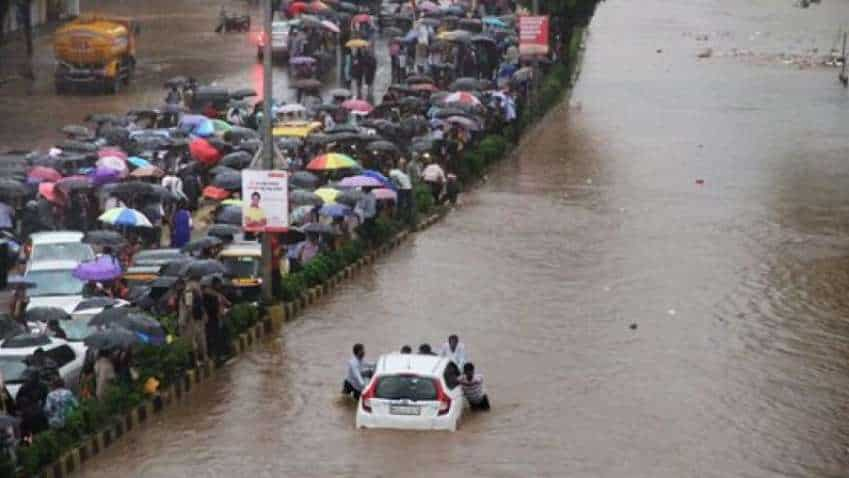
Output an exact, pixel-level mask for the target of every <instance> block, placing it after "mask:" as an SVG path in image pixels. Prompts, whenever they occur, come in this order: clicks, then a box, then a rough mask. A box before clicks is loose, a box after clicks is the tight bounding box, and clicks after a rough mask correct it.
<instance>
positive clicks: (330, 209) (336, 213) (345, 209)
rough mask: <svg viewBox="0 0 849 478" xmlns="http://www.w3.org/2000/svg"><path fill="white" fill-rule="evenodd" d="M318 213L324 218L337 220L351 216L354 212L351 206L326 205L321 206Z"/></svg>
mask: <svg viewBox="0 0 849 478" xmlns="http://www.w3.org/2000/svg"><path fill="white" fill-rule="evenodd" d="M318 213H319V214H321V215H322V216H328V217H334V218H335V217H345V216H349V215H351V214H353V213H354V210H353V209H351V207H350V206H346V205H344V204H325V205H324V206H321V209H319V210H318Z"/></svg>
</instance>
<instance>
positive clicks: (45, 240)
mask: <svg viewBox="0 0 849 478" xmlns="http://www.w3.org/2000/svg"><path fill="white" fill-rule="evenodd" d="M83 237H85V235H84V234H83V233H82V232H79V231H48V232H36V233H34V234H30V236H29V238H30V242H32V243H33V244H62V243H66V242H80V241H82V240H83Z"/></svg>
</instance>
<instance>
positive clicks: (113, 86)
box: [108, 76, 121, 95]
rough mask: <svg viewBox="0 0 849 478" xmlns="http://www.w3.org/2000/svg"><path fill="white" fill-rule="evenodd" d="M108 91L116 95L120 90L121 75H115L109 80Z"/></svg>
mask: <svg viewBox="0 0 849 478" xmlns="http://www.w3.org/2000/svg"><path fill="white" fill-rule="evenodd" d="M108 89H109V92H110V93H112V94H113V95H117V94H118V93H119V92H120V91H121V77H120V76H116V77H115V79H113V80H112V81H111V82H109V88H108Z"/></svg>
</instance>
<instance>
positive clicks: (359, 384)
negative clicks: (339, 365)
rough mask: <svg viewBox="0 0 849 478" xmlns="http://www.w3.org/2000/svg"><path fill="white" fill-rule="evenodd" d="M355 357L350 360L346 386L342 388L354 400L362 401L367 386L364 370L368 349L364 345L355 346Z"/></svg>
mask: <svg viewBox="0 0 849 478" xmlns="http://www.w3.org/2000/svg"><path fill="white" fill-rule="evenodd" d="M353 353H354V356H353V357H351V359H350V360H348V371H347V375H346V376H345V384H344V385H343V387H342V393H343V394H345V395H352V396H353V397H354V400H359V399H360V394H361V393H363V389H364V388H365V386H366V381H365V378H363V369H364V368H365V362H363V358H365V356H366V348H365V347H363V344H354V349H353Z"/></svg>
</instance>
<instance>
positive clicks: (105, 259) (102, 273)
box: [71, 255, 124, 281]
mask: <svg viewBox="0 0 849 478" xmlns="http://www.w3.org/2000/svg"><path fill="white" fill-rule="evenodd" d="M123 273H124V271H123V270H122V269H121V264H120V263H119V262H118V261H117V260H116V259H115V258H114V257H112V256H108V255H106V256H100V257H99V258H97V259H95V260H93V261H87V262H83V263H81V264H80V265H78V266H77V267H76V269H74V270H73V272H71V275H73V276H74V277H76V278H77V279H79V280H82V281H110V280H114V279H116V278H118V277H121V274H123Z"/></svg>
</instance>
